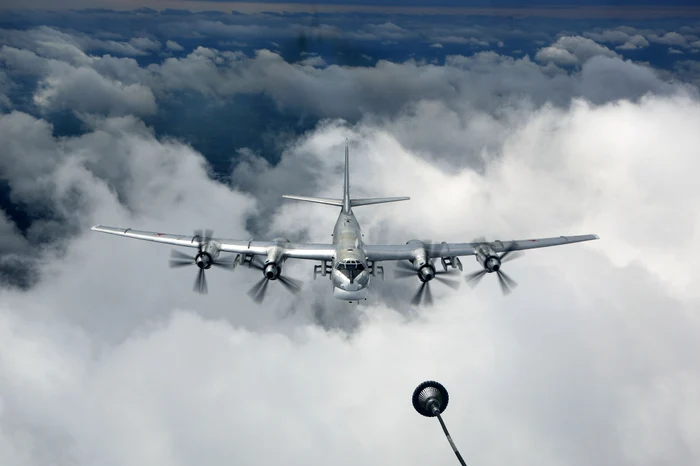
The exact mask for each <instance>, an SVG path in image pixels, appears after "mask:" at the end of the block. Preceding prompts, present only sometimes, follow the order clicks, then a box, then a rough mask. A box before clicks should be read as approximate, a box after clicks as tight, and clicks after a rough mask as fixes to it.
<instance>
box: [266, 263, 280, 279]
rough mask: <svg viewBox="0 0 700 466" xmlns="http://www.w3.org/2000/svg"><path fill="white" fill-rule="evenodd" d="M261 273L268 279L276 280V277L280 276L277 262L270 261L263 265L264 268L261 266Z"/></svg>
mask: <svg viewBox="0 0 700 466" xmlns="http://www.w3.org/2000/svg"><path fill="white" fill-rule="evenodd" d="M263 274H264V275H265V278H267V279H268V280H277V277H279V276H280V268H279V266H278V265H277V264H275V263H274V262H271V263H269V264H266V265H265V268H263Z"/></svg>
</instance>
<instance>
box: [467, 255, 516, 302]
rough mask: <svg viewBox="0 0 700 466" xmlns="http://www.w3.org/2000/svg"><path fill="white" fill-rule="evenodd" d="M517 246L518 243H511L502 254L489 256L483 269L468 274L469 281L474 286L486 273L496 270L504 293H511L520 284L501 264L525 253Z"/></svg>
mask: <svg viewBox="0 0 700 466" xmlns="http://www.w3.org/2000/svg"><path fill="white" fill-rule="evenodd" d="M515 247H516V243H511V245H510V246H508V248H507V249H506V250H505V251H504V252H503V253H502V254H501V255H500V256H498V255H497V256H494V255H489V256H487V257H486V259H485V260H484V264H483V267H484V268H483V269H481V270H479V271H477V272H473V273H470V274H469V275H467V276H466V280H467V283H469V284H470V285H471V287H472V288H473V287H475V286H476V285H478V284H479V282H480V281H481V279H482V278H483V277H484V275H486V274H487V273H493V272H496V275H497V276H498V283H499V284H500V285H501V291H502V292H503V295H507V294H509V293H510V292H511V291H513V289H514V288H515V287H516V286H518V283H517V282H516V281H515V280H513V279H512V278H510V277H509V276H508V274H506V273H505V272H504V271H503V270H501V265H502V263H503V262H508V261H510V260H513V259H517V258H518V257H520V256H522V254H523V253H522V252H521V251H515Z"/></svg>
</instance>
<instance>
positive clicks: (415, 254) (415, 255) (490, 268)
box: [92, 139, 599, 303]
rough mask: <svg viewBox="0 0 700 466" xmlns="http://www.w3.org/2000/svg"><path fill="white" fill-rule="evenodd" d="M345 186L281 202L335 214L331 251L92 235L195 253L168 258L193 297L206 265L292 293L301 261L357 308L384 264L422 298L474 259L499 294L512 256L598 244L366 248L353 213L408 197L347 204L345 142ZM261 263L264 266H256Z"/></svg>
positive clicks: (560, 240) (115, 230)
mask: <svg viewBox="0 0 700 466" xmlns="http://www.w3.org/2000/svg"><path fill="white" fill-rule="evenodd" d="M343 181H344V182H343V197H342V199H328V198H318V197H305V196H292V195H283V196H282V197H284V198H287V199H295V200H299V201H305V202H314V203H319V204H325V205H331V206H336V207H339V208H340V213H339V215H338V219H337V221H336V223H335V227H334V229H333V241H332V244H313V243H292V242H290V241H289V240H287V239H285V238H275V239H273V240H272V241H258V240H250V241H241V240H230V239H222V238H214V237H212V235H213V232H211V231H207V232H206V233H202V232H198V233H197V232H195V235H194V236H190V235H178V234H170V233H157V232H152V231H140V230H133V229H131V228H120V227H109V226H103V225H95V226H93V227H92V230H94V231H98V232H102V233H108V234H112V235H119V236H126V237H129V238H134V239H140V240H145V241H152V242H157V243H162V244H170V245H174V246H182V247H188V248H197V249H198V252H197V255H196V256H194V257H191V258H190V257H189V256H186V255H185V254H182V253H181V252H179V251H174V252H173V256H177V257H175V258H174V259H171V266H183V265H197V266H198V267H199V268H200V271H199V277H198V281H197V282H196V284H195V290H196V291H199V292H206V279H205V277H204V270H206V269H209V268H210V267H211V266H212V265H214V266H217V267H222V268H227V269H231V270H232V269H234V268H235V267H236V266H237V265H239V264H248V266H249V267H252V266H255V267H256V268H258V269H260V270H261V271H262V272H263V283H259V284H258V285H256V286H257V287H259V288H263V293H264V288H265V287H266V286H267V283H268V281H270V280H279V281H280V282H281V283H282V284H283V285H284V286H285V287H287V288H288V289H290V291H293V292H296V291H298V286H297V285H295V284H294V282H295V280H293V279H289V278H286V277H284V276H283V275H282V273H281V271H282V266H283V264H284V262H285V261H286V260H287V259H305V260H313V261H320V262H321V265H316V266H314V279H315V278H316V276H317V275H319V274H320V275H321V276H323V277H325V276H328V278H330V282H331V285H332V289H333V296H334V297H336V298H337V299H340V300H343V301H348V302H358V303H359V302H360V301H361V300H365V299H367V295H368V289H369V284H370V281H371V278H372V277H373V276H375V275H377V274H379V275H380V276H381V277H382V278H384V269H383V267H382V266H380V265H378V263H379V262H382V261H408V263H409V264H410V265H404V264H403V263H400V264H398V265H404V270H408V273H409V274H413V273H415V275H416V276H417V278H418V279H419V280H420V282H422V285H421V289H420V290H419V293H422V290H423V288H425V287H426V286H427V285H428V282H430V281H431V280H432V279H434V278H438V279H440V280H441V281H442V280H444V279H441V277H440V276H439V275H440V274H441V273H451V272H456V270H448V269H450V268H451V269H459V271H460V272H461V271H462V263H461V261H460V260H459V256H468V255H473V256H475V258H476V260H477V262H478V263H479V264H480V265H481V267H482V270H481V271H478V272H475V273H472V274H470V276H471V277H470V276H467V281H471V280H475V281H476V282H478V281H479V280H480V279H481V277H482V276H483V275H484V274H485V273H496V275H497V276H498V278H499V281H500V283H501V287H502V289H503V291H504V293H505V292H506V288H507V287H508V286H510V285H508V284H507V282H512V280H511V279H510V278H509V277H508V276H507V275H506V274H505V273H504V272H503V271H502V270H501V262H502V261H505V260H507V259H512V258H513V257H514V256H515V254H512V253H513V252H515V251H522V250H526V249H535V248H542V247H550V246H559V245H563V244H571V243H578V242H582V241H590V240H596V239H599V237H598V235H593V234H589V235H578V236H556V237H550V238H539V239H525V240H514V241H499V240H496V241H491V242H486V241H475V242H468V243H447V242H442V243H435V244H433V243H426V242H423V241H420V240H415V239H413V240H410V241H407V242H406V243H405V244H365V243H364V242H363V240H362V236H363V235H362V229H361V228H360V224H359V222H358V221H357V218H355V214H354V212H353V207H358V206H366V205H373V204H383V203H387V202H396V201H404V200H408V199H410V198H409V197H405V196H404V197H387V198H362V199H357V198H351V197H350V163H349V154H348V141H347V139H346V141H345V172H344V180H343ZM222 252H226V253H233V254H236V256H235V260H231V261H230V262H226V261H225V260H224V261H222V260H221V259H220V258H219V255H220V253H222ZM508 256H510V257H508ZM263 257H264V260H261V259H263ZM190 259H191V260H190ZM437 259H439V260H440V262H441V263H442V267H443V269H444V271H438V270H436V267H435V262H434V261H435V260H437ZM173 261H175V262H177V261H179V263H177V264H175V265H173ZM201 282H203V284H202V283H201ZM443 283H444V282H443ZM512 286H514V285H512ZM198 288H199V289H198ZM251 291H253V290H251ZM426 291H427V292H428V294H429V293H430V291H429V288H428V289H427V290H426ZM430 299H432V298H430Z"/></svg>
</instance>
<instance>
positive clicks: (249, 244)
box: [91, 225, 335, 260]
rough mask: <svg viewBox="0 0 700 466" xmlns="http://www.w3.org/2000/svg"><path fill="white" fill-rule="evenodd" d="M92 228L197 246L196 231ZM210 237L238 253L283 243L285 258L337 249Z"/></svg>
mask: <svg viewBox="0 0 700 466" xmlns="http://www.w3.org/2000/svg"><path fill="white" fill-rule="evenodd" d="M91 230H93V231H99V232H101V233H109V234H111V235H118V236H125V237H127V238H134V239H140V240H144V241H153V242H155V243H162V244H170V245H172V246H184V247H188V248H197V247H198V245H199V242H198V238H197V237H196V236H194V235H176V234H171V233H158V232H155V231H141V230H132V229H131V228H117V227H108V226H103V225H95V226H93V227H92V228H91ZM211 241H213V242H216V243H218V244H219V248H220V250H221V252H231V253H237V254H253V255H263V256H264V255H267V253H268V251H270V250H271V249H273V248H276V247H281V248H282V249H283V252H282V255H283V256H284V257H286V258H294V259H310V260H330V259H331V258H332V257H333V253H334V251H335V249H334V248H333V245H332V244H303V243H286V242H276V241H252V240H251V241H241V240H231V239H221V238H211Z"/></svg>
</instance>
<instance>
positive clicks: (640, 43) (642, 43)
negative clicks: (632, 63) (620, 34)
mask: <svg viewBox="0 0 700 466" xmlns="http://www.w3.org/2000/svg"><path fill="white" fill-rule="evenodd" d="M648 46H649V41H648V40H646V39H645V38H644V36H641V35H639V34H635V35H633V36H631V37H630V38H629V40H627V42H625V43H624V44H622V45H618V46H617V49H618V50H636V49H641V48H644V47H648Z"/></svg>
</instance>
